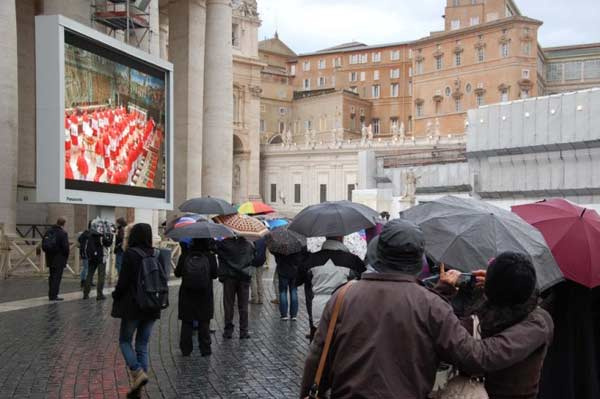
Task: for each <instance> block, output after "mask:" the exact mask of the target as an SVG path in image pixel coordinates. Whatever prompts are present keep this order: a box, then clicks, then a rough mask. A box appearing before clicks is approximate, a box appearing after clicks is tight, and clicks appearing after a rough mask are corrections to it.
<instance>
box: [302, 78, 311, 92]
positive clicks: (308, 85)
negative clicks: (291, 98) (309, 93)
mask: <svg viewBox="0 0 600 399" xmlns="http://www.w3.org/2000/svg"><path fill="white" fill-rule="evenodd" d="M303 87H304V90H310V79H304V84H303Z"/></svg>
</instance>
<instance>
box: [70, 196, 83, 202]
mask: <svg viewBox="0 0 600 399" xmlns="http://www.w3.org/2000/svg"><path fill="white" fill-rule="evenodd" d="M67 201H71V202H83V198H73V197H67Z"/></svg>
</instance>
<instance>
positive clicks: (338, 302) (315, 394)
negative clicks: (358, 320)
mask: <svg viewBox="0 0 600 399" xmlns="http://www.w3.org/2000/svg"><path fill="white" fill-rule="evenodd" d="M355 282H356V280H351V281H349V282H348V283H347V284H346V285H344V286H343V287H342V288H341V289H340V293H339V294H338V296H337V297H336V298H335V304H334V305H333V313H332V315H331V320H329V325H328V326H327V337H326V338H325V345H323V350H322V351H321V358H320V359H319V367H318V368H317V373H316V374H315V382H314V383H313V386H312V387H311V388H310V392H309V393H308V396H307V397H306V398H305V399H319V385H320V384H321V379H322V378H323V372H324V371H325V363H327V355H328V354H329V347H330V346H331V341H333V334H334V332H335V325H336V324H337V319H338V316H339V314H340V309H341V308H342V303H343V302H344V296H345V295H346V292H348V290H349V289H350V287H351V286H352V284H354V283H355Z"/></svg>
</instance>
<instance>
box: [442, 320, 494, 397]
mask: <svg viewBox="0 0 600 399" xmlns="http://www.w3.org/2000/svg"><path fill="white" fill-rule="evenodd" d="M473 336H474V337H475V338H476V339H481V336H480V335H479V319H478V318H477V317H474V318H473ZM434 398H435V399H489V396H488V394H487V391H486V390H485V386H484V384H483V380H482V379H480V378H471V377H467V376H464V375H455V376H454V377H452V378H450V380H449V381H448V383H447V384H446V385H445V386H444V387H443V388H442V389H441V390H439V391H437V392H436V394H435V396H434Z"/></svg>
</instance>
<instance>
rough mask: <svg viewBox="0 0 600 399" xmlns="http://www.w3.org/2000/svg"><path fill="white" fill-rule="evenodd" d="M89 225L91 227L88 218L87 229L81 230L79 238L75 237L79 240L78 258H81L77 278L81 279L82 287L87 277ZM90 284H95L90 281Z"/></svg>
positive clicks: (93, 285)
mask: <svg viewBox="0 0 600 399" xmlns="http://www.w3.org/2000/svg"><path fill="white" fill-rule="evenodd" d="M91 227H92V221H91V220H90V221H89V222H88V228H87V230H85V231H83V232H82V233H81V234H80V235H79V238H77V241H78V242H79V259H81V272H80V273H79V279H80V280H81V288H83V286H84V285H85V280H86V279H87V274H88V258H87V252H86V247H87V242H88V239H89V238H90V228H91ZM91 286H92V287H95V286H96V285H95V284H94V283H93V282H92V284H91Z"/></svg>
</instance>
